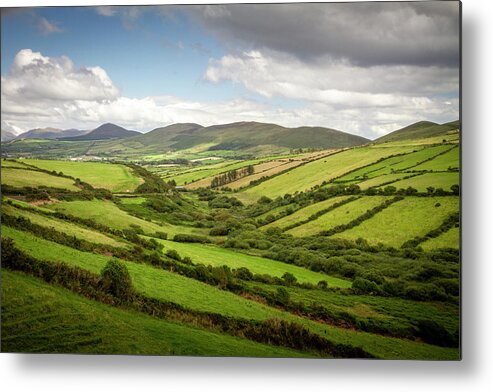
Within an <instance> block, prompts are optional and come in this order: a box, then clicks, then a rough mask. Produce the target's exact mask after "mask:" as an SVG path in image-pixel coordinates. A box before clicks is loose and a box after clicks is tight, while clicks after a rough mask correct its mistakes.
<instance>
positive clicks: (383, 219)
mask: <svg viewBox="0 0 493 392" xmlns="http://www.w3.org/2000/svg"><path fill="white" fill-rule="evenodd" d="M458 210H459V198H458V197H454V196H444V197H406V198H405V199H404V200H400V201H398V202H396V203H394V204H392V205H391V206H390V207H388V208H386V209H384V210H383V211H381V212H379V213H378V214H376V215H375V216H373V217H372V218H370V219H368V220H366V221H364V222H362V223H361V224H360V225H358V226H355V227H353V228H352V229H349V230H346V231H343V232H342V233H337V234H335V235H334V238H344V239H348V240H356V239H358V238H360V237H361V238H364V239H366V240H367V241H368V242H369V243H370V244H372V245H376V244H378V243H382V244H385V245H389V246H393V247H400V246H401V245H402V244H403V243H404V242H406V241H408V240H411V239H413V238H414V237H416V236H423V235H425V234H427V233H428V232H430V231H431V230H433V229H436V228H437V227H439V226H440V224H441V223H442V222H443V221H444V220H445V218H447V217H448V216H449V215H450V214H452V213H454V212H457V211H458Z"/></svg>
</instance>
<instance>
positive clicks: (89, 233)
mask: <svg viewBox="0 0 493 392" xmlns="http://www.w3.org/2000/svg"><path fill="white" fill-rule="evenodd" d="M2 211H3V212H5V213H8V214H9V215H13V216H21V217H24V218H27V219H29V220H30V221H31V222H32V223H35V224H37V225H40V226H43V227H52V228H54V229H55V230H57V231H60V232H62V233H65V234H68V235H73V236H75V237H77V238H79V239H81V240H85V241H89V242H95V243H97V244H102V245H110V246H116V247H124V246H126V244H125V243H123V242H120V241H117V240H115V239H113V238H111V237H109V236H106V235H104V234H102V233H99V232H97V231H93V230H88V229H86V228H84V227H81V226H79V225H77V224H75V223H70V222H67V221H64V220H60V219H56V218H51V217H47V216H45V215H39V214H36V213H35V212H31V211H26V210H21V209H18V208H15V207H13V206H9V205H5V204H4V205H3V206H2ZM6 229H7V228H6V227H3V226H2V231H4V230H6Z"/></svg>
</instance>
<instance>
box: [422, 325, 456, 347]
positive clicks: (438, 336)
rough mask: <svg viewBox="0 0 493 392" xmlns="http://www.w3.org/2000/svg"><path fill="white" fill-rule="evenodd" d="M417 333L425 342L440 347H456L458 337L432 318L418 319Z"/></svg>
mask: <svg viewBox="0 0 493 392" xmlns="http://www.w3.org/2000/svg"><path fill="white" fill-rule="evenodd" d="M418 331H419V332H418V334H419V337H421V338H422V339H423V340H424V341H425V342H427V343H430V344H436V345H438V346H442V347H457V345H458V343H459V342H458V339H457V338H456V337H455V336H453V335H452V334H451V333H450V332H449V331H447V329H446V328H445V327H444V326H443V325H441V324H438V323H437V322H436V321H434V320H420V321H418Z"/></svg>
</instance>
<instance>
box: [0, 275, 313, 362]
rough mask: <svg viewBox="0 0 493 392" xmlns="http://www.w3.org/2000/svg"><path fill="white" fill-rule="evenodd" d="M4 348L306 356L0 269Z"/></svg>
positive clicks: (44, 350)
mask: <svg viewBox="0 0 493 392" xmlns="http://www.w3.org/2000/svg"><path fill="white" fill-rule="evenodd" d="M2 351H3V352H38V353H42V352H45V353H67V352H69V353H93V354H127V355H128V354H139V355H207V356H252V357H257V356H258V357H299V356H308V354H302V353H299V352H297V351H294V350H289V349H284V348H281V347H273V346H268V345H264V344H259V343H255V342H251V341H249V340H246V339H240V338H236V337H232V336H228V335H221V334H218V333H213V332H209V331H205V330H202V329H199V328H195V327H192V326H187V325H183V324H179V323H174V322H170V321H165V320H159V319H155V318H153V317H150V316H146V315H143V314H140V313H137V312H132V311H124V310H121V309H116V308H113V307H111V306H108V305H104V304H101V303H98V302H96V301H90V300H88V299H86V298H84V297H81V296H78V295H76V294H74V293H72V292H70V291H68V290H66V289H63V288H60V287H56V286H52V285H49V284H47V283H45V282H43V281H41V280H40V279H37V278H33V277H30V276H26V275H24V274H21V273H16V272H9V271H6V270H3V271H2Z"/></svg>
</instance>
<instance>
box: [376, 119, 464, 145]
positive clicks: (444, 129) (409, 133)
mask: <svg viewBox="0 0 493 392" xmlns="http://www.w3.org/2000/svg"><path fill="white" fill-rule="evenodd" d="M459 129H460V122H459V120H457V121H452V122H448V123H445V124H437V123H433V122H430V121H419V122H417V123H414V124H411V125H408V126H407V127H404V128H401V129H398V130H396V131H394V132H391V133H389V134H387V135H385V136H382V137H380V138H378V139H376V140H375V143H386V142H393V141H398V140H412V139H420V138H428V137H432V136H440V135H446V134H447V133H449V132H452V131H457V130H459Z"/></svg>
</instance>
